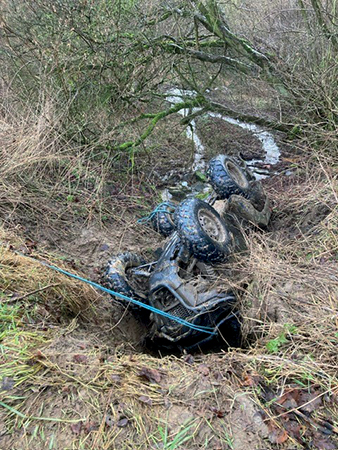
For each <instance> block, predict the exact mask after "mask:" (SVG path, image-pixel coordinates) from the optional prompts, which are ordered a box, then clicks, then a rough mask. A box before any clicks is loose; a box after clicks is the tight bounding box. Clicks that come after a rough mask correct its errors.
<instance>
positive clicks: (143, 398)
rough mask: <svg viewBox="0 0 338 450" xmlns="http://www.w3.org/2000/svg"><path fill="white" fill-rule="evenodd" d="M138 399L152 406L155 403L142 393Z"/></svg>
mask: <svg viewBox="0 0 338 450" xmlns="http://www.w3.org/2000/svg"><path fill="white" fill-rule="evenodd" d="M138 399H139V400H140V402H142V403H145V404H146V405H149V406H151V405H152V404H153V401H152V399H151V398H150V397H148V396H147V395H141V396H140V397H139V398H138Z"/></svg>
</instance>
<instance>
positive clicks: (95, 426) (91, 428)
mask: <svg viewBox="0 0 338 450" xmlns="http://www.w3.org/2000/svg"><path fill="white" fill-rule="evenodd" d="M98 427H99V426H98V424H97V423H96V422H90V421H89V422H86V424H85V426H84V429H85V432H86V433H90V432H91V431H94V430H97V429H98Z"/></svg>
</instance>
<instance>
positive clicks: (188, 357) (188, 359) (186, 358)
mask: <svg viewBox="0 0 338 450" xmlns="http://www.w3.org/2000/svg"><path fill="white" fill-rule="evenodd" d="M183 361H184V362H186V363H187V364H194V362H195V359H194V357H193V356H192V355H190V354H188V355H185V356H184V358H183Z"/></svg>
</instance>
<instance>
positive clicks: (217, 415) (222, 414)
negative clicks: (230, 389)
mask: <svg viewBox="0 0 338 450" xmlns="http://www.w3.org/2000/svg"><path fill="white" fill-rule="evenodd" d="M210 410H211V411H212V412H213V413H214V414H215V416H216V417H218V418H219V419H222V418H223V417H224V415H225V414H224V411H221V410H220V409H218V408H215V407H214V406H212V407H211V408H210Z"/></svg>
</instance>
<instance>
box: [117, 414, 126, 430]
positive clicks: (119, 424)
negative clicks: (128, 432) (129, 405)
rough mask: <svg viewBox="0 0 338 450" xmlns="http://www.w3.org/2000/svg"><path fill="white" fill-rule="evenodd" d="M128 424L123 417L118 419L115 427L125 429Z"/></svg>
mask: <svg viewBox="0 0 338 450" xmlns="http://www.w3.org/2000/svg"><path fill="white" fill-rule="evenodd" d="M128 423H129V420H128V419H127V418H126V417H123V419H120V420H119V421H118V422H117V424H116V426H118V427H120V428H124V427H126V426H127V425H128Z"/></svg>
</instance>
